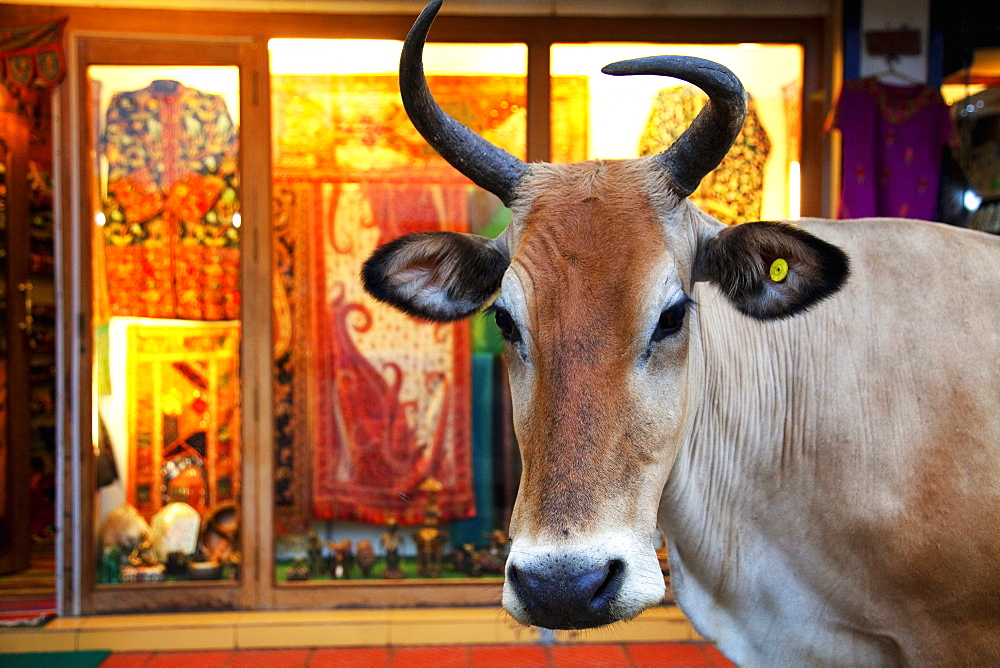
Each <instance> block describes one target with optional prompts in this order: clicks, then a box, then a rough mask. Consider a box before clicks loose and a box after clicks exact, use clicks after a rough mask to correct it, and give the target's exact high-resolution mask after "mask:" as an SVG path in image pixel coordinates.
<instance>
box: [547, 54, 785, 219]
mask: <svg viewBox="0 0 1000 668" xmlns="http://www.w3.org/2000/svg"><path fill="white" fill-rule="evenodd" d="M663 54H676V55H688V56H697V57H700V58H706V59H708V60H713V61H715V62H719V63H722V64H723V65H725V66H726V67H728V68H730V69H731V70H732V71H733V72H734V73H735V74H736V76H738V77H739V78H740V80H741V81H742V82H743V85H744V87H745V88H746V91H747V93H748V96H749V97H748V113H747V121H746V124H745V125H744V128H743V131H742V132H741V133H740V136H739V137H738V138H737V140H736V143H735V144H734V146H733V148H732V149H731V150H730V151H729V153H728V155H727V156H726V158H725V159H724V160H723V162H722V164H721V165H720V166H719V167H718V168H717V169H716V170H715V171H713V172H712V173H710V174H709V175H708V176H706V177H705V179H704V180H703V181H702V183H701V185H700V187H699V188H698V190H697V191H695V193H694V194H693V195H692V196H691V199H692V201H694V202H695V203H696V204H697V205H698V206H699V207H701V208H702V209H703V210H705V211H707V212H708V213H709V214H711V215H712V216H714V217H716V218H718V219H719V220H721V221H723V222H725V223H729V224H733V223H741V222H747V221H753V220H777V219H786V218H792V219H795V218H798V216H799V199H800V198H799V181H798V178H799V176H798V175H799V159H800V157H799V152H800V148H799V147H800V138H801V115H802V113H801V97H802V67H803V50H802V47H801V46H799V45H795V44H715V45H700V44H699V45H692V44H634V43H622V42H616V43H591V44H553V45H552V48H551V72H552V76H553V77H554V78H561V77H570V78H574V79H577V80H580V81H581V85H583V86H584V87H585V89H586V90H587V92H588V96H587V97H588V105H587V109H586V126H585V128H584V130H583V132H584V133H585V135H584V136H581V135H580V134H578V133H579V132H580V130H579V128H578V127H577V126H576V125H574V124H571V123H567V122H566V120H565V118H562V117H560V116H559V115H558V114H556V113H553V115H552V121H551V132H552V146H553V157H554V159H558V158H559V154H560V153H562V151H561V150H560V147H564V146H577V147H578V146H586V147H587V150H586V155H584V156H580V157H577V158H575V159H592V158H602V159H615V158H635V157H639V156H643V155H652V154H654V153H659V152H660V151H663V150H664V149H666V148H667V147H668V146H669V145H670V144H672V143H673V142H674V141H675V140H676V139H677V138H678V137H679V136H680V134H681V132H683V131H684V129H685V128H687V126H688V125H689V124H690V123H691V121H692V120H694V117H695V115H696V114H697V113H698V112H699V111H700V110H701V107H702V106H703V105H704V103H705V101H706V99H707V97H706V96H705V94H704V93H702V92H701V91H700V90H699V89H697V88H696V87H694V86H692V85H690V84H687V83H685V82H683V81H680V80H676V79H670V78H665V77H658V76H630V77H612V76H608V75H605V74H602V73H601V68H602V67H603V66H604V65H606V64H608V63H612V62H616V61H619V60H626V59H630V58H640V57H643V56H656V55H663Z"/></svg>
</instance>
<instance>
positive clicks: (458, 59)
mask: <svg viewBox="0 0 1000 668" xmlns="http://www.w3.org/2000/svg"><path fill="white" fill-rule="evenodd" d="M267 49H268V51H269V53H270V55H271V74H277V75H280V74H393V75H394V74H396V73H397V72H398V71H399V54H400V52H401V51H402V50H403V43H402V42H400V41H399V40H392V39H272V40H268V42H267ZM424 69H425V70H426V71H427V73H428V74H439V75H440V74H445V75H460V74H482V73H483V72H489V73H491V74H496V75H502V76H527V73H528V47H527V45H525V44H458V43H455V44H453V43H433V42H432V43H429V44H428V45H427V46H426V47H425V49H424Z"/></svg>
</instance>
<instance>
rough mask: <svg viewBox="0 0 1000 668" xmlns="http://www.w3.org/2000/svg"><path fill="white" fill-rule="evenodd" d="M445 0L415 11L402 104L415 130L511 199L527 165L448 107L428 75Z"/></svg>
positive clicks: (402, 75) (402, 65) (403, 67)
mask: <svg viewBox="0 0 1000 668" xmlns="http://www.w3.org/2000/svg"><path fill="white" fill-rule="evenodd" d="M441 2H442V0H432V1H431V2H430V3H428V4H427V6H426V7H425V8H424V11H422V12H421V13H420V16H418V17H417V20H416V22H415V23H414V24H413V28H411V29H410V33H409V34H408V35H407V36H406V41H405V42H404V43H403V54H402V57H401V58H400V60H399V88H400V93H401V94H402V97H403V107H404V108H405V109H406V113H407V114H408V115H409V117H410V121H411V122H412V123H413V125H414V127H416V128H417V131H418V132H420V134H421V135H422V136H423V138H424V139H425V140H427V143H428V144H430V145H431V147H432V148H434V150H436V151H437V152H438V153H440V154H441V157H442V158H444V159H445V160H447V161H448V162H449V163H450V164H451V166H452V167H454V168H455V169H457V170H458V171H460V172H462V173H463V174H465V175H466V176H467V177H469V178H470V179H472V181H473V182H474V183H475V184H476V185H478V186H480V187H482V188H485V189H486V190H489V191H490V192H491V193H493V194H494V195H496V196H497V197H499V198H500V200H501V201H502V202H503V203H504V204H506V205H509V204H510V203H511V201H513V199H514V196H515V192H516V190H517V185H518V183H520V181H521V177H522V176H523V175H524V173H525V171H527V168H528V167H527V165H526V164H525V163H524V162H522V161H521V160H519V159H518V158H515V157H514V156H513V155H511V154H510V153H508V152H507V151H505V150H503V149H502V148H500V147H498V146H494V145H493V144H491V143H490V142H488V141H486V140H485V139H483V138H482V137H480V136H479V135H477V134H476V133H475V132H473V131H472V130H470V129H469V128H467V127H466V126H464V125H462V124H461V123H459V122H458V121H456V120H455V119H454V118H452V117H451V116H449V115H448V114H446V113H445V112H444V110H443V109H441V107H440V106H439V105H438V103H437V102H436V101H435V100H434V97H433V96H432V95H431V92H430V89H428V87H427V78H426V77H425V76H424V66H423V54H424V42H425V41H426V40H427V32H428V31H429V30H430V27H431V23H433V22H434V17H435V16H437V13H438V10H439V9H441Z"/></svg>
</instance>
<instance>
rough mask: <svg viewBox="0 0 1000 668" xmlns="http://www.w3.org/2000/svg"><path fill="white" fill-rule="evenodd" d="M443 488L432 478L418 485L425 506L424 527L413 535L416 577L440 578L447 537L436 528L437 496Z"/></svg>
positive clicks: (439, 514)
mask: <svg viewBox="0 0 1000 668" xmlns="http://www.w3.org/2000/svg"><path fill="white" fill-rule="evenodd" d="M443 488H444V485H442V484H441V483H440V482H438V481H437V480H435V479H434V478H428V479H427V480H425V481H424V482H423V483H421V485H420V490H421V491H422V492H427V506H426V507H425V508H424V525H423V526H422V527H421V528H420V529H419V530H418V531H417V532H416V533H414V534H413V542H414V543H416V544H417V576H418V577H422V578H427V577H430V578H436V577H440V576H441V562H442V560H443V558H444V546H445V544H446V543H447V542H448V535H447V533H445V532H444V531H442V530H441V529H440V528H439V527H438V519H439V518H440V517H441V509H440V508H439V507H438V505H437V495H438V492H440V491H441V490H442V489H443Z"/></svg>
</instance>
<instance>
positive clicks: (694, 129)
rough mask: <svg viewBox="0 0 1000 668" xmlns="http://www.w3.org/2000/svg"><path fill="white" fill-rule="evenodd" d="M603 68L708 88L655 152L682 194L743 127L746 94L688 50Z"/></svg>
mask: <svg viewBox="0 0 1000 668" xmlns="http://www.w3.org/2000/svg"><path fill="white" fill-rule="evenodd" d="M601 71H602V72H604V73H605V74H614V75H623V74H658V75H661V76H667V77H676V78H678V79H682V80H684V81H687V82H689V83H693V84H694V85H696V86H698V88H701V89H702V90H703V91H705V92H706V93H708V103H707V104H706V105H705V107H704V108H703V109H702V110H701V112H699V114H698V116H697V117H696V118H695V119H694V121H693V122H692V123H691V126H690V127H688V129H687V130H685V131H684V134H682V135H681V136H680V137H678V139H677V141H675V142H674V143H673V144H671V145H670V147H669V148H667V150H665V151H664V152H663V153H660V154H659V155H658V156H657V159H658V160H659V162H660V164H661V165H663V167H664V169H666V170H667V173H668V174H670V177H671V179H672V180H673V182H674V185H675V186H676V187H677V190H678V191H680V193H681V194H682V195H684V196H685V197H687V196H688V195H690V194H691V193H693V192H694V191H695V190H696V189H697V188H698V184H699V183H701V180H702V178H704V177H705V175H706V174H708V173H709V172H710V171H712V170H713V169H715V168H716V167H718V165H719V163H720V162H722V159H723V158H724V157H726V153H728V152H729V149H730V147H731V146H732V145H733V142H735V141H736V137H737V136H738V135H739V133H740V130H741V129H742V128H743V121H744V120H745V119H746V115H747V98H746V92H745V91H744V90H743V84H742V83H740V80H739V79H738V78H736V75H735V74H733V73H732V72H731V71H730V70H729V69H728V68H726V67H723V66H722V65H720V64H718V63H714V62H712V61H711V60H705V59H703V58H694V57H691V56H650V57H648V58H634V59H632V60H623V61H620V62H617V63H611V64H610V65H606V66H605V67H604V69H603V70H601Z"/></svg>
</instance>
